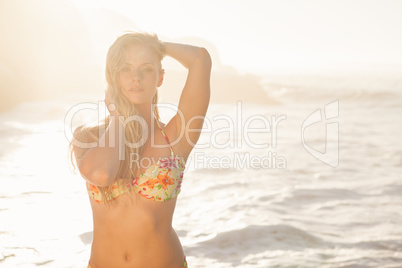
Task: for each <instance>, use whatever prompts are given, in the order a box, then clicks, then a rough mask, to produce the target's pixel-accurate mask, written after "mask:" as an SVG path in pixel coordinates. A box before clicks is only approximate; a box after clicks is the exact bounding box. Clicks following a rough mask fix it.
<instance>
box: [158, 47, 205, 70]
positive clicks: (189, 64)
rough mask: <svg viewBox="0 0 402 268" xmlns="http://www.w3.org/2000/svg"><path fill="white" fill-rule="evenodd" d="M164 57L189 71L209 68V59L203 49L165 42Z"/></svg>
mask: <svg viewBox="0 0 402 268" xmlns="http://www.w3.org/2000/svg"><path fill="white" fill-rule="evenodd" d="M165 49H166V56H169V57H172V58H174V59H176V60H177V61H179V62H180V63H181V64H182V65H183V66H184V67H185V68H187V69H191V68H193V67H196V66H204V67H206V68H208V67H209V68H210V66H211V57H210V56H209V53H208V51H207V50H206V49H205V48H202V47H197V46H192V45H185V44H178V43H170V42H165Z"/></svg>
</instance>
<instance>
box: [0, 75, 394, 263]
mask: <svg viewBox="0 0 402 268" xmlns="http://www.w3.org/2000/svg"><path fill="white" fill-rule="evenodd" d="M371 77H372V76H371ZM291 78H292V77H289V78H283V77H282V78H280V79H279V78H274V77H269V76H267V77H265V78H264V79H263V81H264V82H263V83H262V85H263V87H264V90H265V92H266V94H267V98H268V99H269V103H266V104H263V103H253V102H252V101H248V102H243V101H241V100H238V101H236V100H234V99H233V100H231V101H228V102H226V103H219V102H212V103H211V106H210V108H209V110H208V113H207V118H206V121H208V123H206V124H205V129H204V131H203V134H202V135H201V138H200V140H199V142H198V146H197V147H196V148H195V149H194V150H193V152H192V154H191V155H190V157H189V159H188V161H187V164H186V171H185V174H184V181H183V185H182V192H181V194H180V195H179V197H178V201H177V207H176V212H175V215H174V219H173V227H174V229H175V230H176V232H177V234H178V236H179V238H180V240H181V242H182V245H183V248H184V252H185V254H186V256H187V261H188V263H189V267H192V268H193V267H194V268H196V267H216V268H220V267H222V268H230V267H243V268H246V267H247V268H248V267H250V268H251V267H400V266H401V265H402V253H401V252H402V239H401V238H402V215H401V214H402V213H401V205H402V198H401V191H402V181H401V175H400V174H401V173H402V146H401V145H402V142H401V139H400V137H401V136H402V125H401V120H400V115H401V114H402V105H401V103H402V80H401V78H400V77H398V76H394V77H387V79H377V80H376V79H374V78H371V79H372V80H373V81H377V83H374V82H373V83H369V85H371V88H370V87H368V86H366V84H367V82H365V81H366V80H364V79H355V80H347V79H346V80H345V79H338V80H336V78H334V79H335V80H334V79H332V80H331V79H329V80H328V79H327V80H325V79H321V80H319V79H318V77H309V78H306V79H307V80H308V81H307V80H306V81H307V82H305V83H302V82H300V81H302V80H300V79H302V78H300V79H299V80H297V81H296V80H292V79H291ZM293 78H294V77H293ZM286 81H287V82H286ZM291 81H294V82H292V83H291ZM337 81H338V82H337ZM359 83H360V84H359ZM374 84H375V86H373V85H374ZM213 90H219V89H213ZM101 93H102V92H100V93H99V94H87V95H85V96H83V95H77V94H75V95H67V96H66V95H63V96H60V97H58V98H54V99H50V100H46V101H32V102H24V103H21V104H19V105H18V106H15V107H14V108H12V109H9V110H7V111H4V112H2V113H1V114H0V119H1V120H0V133H1V136H0V144H1V148H2V150H1V155H0V219H1V221H0V267H86V265H87V263H88V259H89V254H90V245H91V241H92V214H91V209H90V205H89V200H88V195H87V193H86V188H85V181H84V179H82V178H81V177H80V176H79V174H74V172H73V167H72V166H71V164H69V156H68V144H69V143H68V133H69V132H68V131H69V122H66V117H68V116H67V115H68V113H69V111H71V110H70V109H71V108H72V107H74V106H75V105H77V104H79V103H90V104H92V105H98V104H99V102H101V101H102V95H101ZM331 103H332V104H336V106H331V107H332V108H336V109H337V112H338V113H337V116H335V117H332V118H330V119H326V118H325V116H324V115H325V107H326V106H327V105H328V104H331ZM328 107H329V106H328ZM317 110H320V111H321V115H322V120H321V121H320V122H316V123H314V124H311V125H308V126H304V129H303V122H305V121H306V120H307V118H309V117H310V116H311V115H312V114H313V113H314V112H315V111H317ZM328 110H329V109H327V111H328ZM87 114H88V117H85V116H84V114H80V115H78V114H77V116H76V117H75V119H74V120H75V121H74V125H77V124H79V123H80V122H91V121H93V120H96V119H97V116H98V113H97V112H96V111H91V112H90V113H87ZM169 116H171V115H169V113H162V114H161V117H162V121H163V122H165V123H166V122H167V121H168V120H169V119H170V117H169ZM67 121H68V120H67ZM274 122H276V124H274ZM330 123H332V124H333V125H331V126H337V129H338V131H337V132H338V135H335V134H336V131H335V132H334V129H335V128H329V127H328V126H329V125H328V124H330ZM274 125H275V126H276V128H275V129H273V126H274ZM70 127H71V126H70ZM330 130H331V131H332V132H333V133H332V134H334V135H333V136H331V137H332V138H331V139H330V140H327V139H326V137H327V134H328V133H329V131H330ZM70 131H71V130H70ZM66 133H67V134H66ZM70 134H71V132H70ZM66 136H67V137H66ZM302 136H303V137H302ZM306 148H312V149H306ZM326 148H327V150H328V151H327V152H329V149H330V148H332V149H331V152H332V153H333V155H332V156H331V157H332V158H331V159H332V162H331V163H332V165H330V164H328V163H325V162H323V161H322V160H323V159H318V158H320V155H321V156H322V155H324V154H325V150H326ZM334 148H337V150H333V149H334ZM309 150H310V152H309ZM312 150H315V151H316V152H321V154H319V153H317V154H316V155H315V156H313V155H312V154H311V152H312ZM317 156H318V158H317ZM333 160H337V161H333Z"/></svg>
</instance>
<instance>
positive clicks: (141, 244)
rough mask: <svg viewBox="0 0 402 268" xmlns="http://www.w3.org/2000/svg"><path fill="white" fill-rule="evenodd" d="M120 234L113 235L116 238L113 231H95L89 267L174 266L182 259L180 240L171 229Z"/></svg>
mask: <svg viewBox="0 0 402 268" xmlns="http://www.w3.org/2000/svg"><path fill="white" fill-rule="evenodd" d="M123 232H124V231H123V230H120V232H116V233H118V234H119V235H113V233H114V232H107V233H102V232H101V230H94V237H93V243H92V249H91V258H90V262H91V264H94V265H96V264H101V265H102V266H100V267H175V266H174V265H175V263H176V262H180V260H181V261H182V260H183V258H184V252H183V248H182V246H181V243H180V240H179V238H178V236H177V234H176V232H175V231H174V230H173V228H171V227H170V229H169V230H163V229H160V230H158V231H157V232H155V231H153V232H146V231H142V230H137V231H128V233H125V234H124V233H123ZM94 265H93V266H94ZM95 267H96V266H95Z"/></svg>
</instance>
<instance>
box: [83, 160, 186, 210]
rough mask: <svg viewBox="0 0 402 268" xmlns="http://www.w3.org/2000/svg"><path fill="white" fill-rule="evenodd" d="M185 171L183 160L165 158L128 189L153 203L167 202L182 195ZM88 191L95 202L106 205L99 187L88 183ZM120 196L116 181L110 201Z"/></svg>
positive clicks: (135, 180) (134, 181) (149, 168)
mask: <svg viewBox="0 0 402 268" xmlns="http://www.w3.org/2000/svg"><path fill="white" fill-rule="evenodd" d="M184 169H185V163H184V160H183V158H181V157H178V156H176V157H173V156H172V157H165V158H162V159H160V160H159V161H157V162H156V163H155V164H153V165H151V166H150V167H148V169H147V170H146V171H145V172H144V173H142V174H141V175H140V176H139V177H137V178H136V179H134V180H133V181H132V184H131V185H128V186H127V188H128V190H134V191H135V192H136V193H138V194H139V195H141V196H142V197H145V198H147V199H150V200H153V201H167V200H169V199H171V198H174V197H176V196H177V195H178V194H179V193H180V191H181V184H182V181H183V172H184ZM87 191H88V194H89V196H90V197H91V198H92V199H93V200H94V201H95V202H97V203H104V202H102V195H101V193H100V191H99V189H98V187H97V186H95V185H92V184H90V183H89V182H87ZM120 195H121V193H120V191H119V189H118V186H117V181H116V182H115V183H114V184H113V186H112V192H111V195H110V197H109V198H108V199H109V201H111V200H114V199H116V198H118V197H119V196H120Z"/></svg>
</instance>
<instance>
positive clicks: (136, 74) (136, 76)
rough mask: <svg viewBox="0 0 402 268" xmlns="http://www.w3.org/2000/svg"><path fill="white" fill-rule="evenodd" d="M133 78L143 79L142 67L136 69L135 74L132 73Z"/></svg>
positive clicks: (136, 79)
mask: <svg viewBox="0 0 402 268" xmlns="http://www.w3.org/2000/svg"><path fill="white" fill-rule="evenodd" d="M132 79H133V80H135V81H141V80H142V72H141V70H140V69H134V70H133V74H132Z"/></svg>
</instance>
